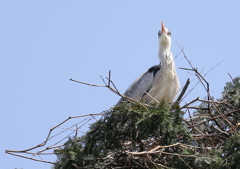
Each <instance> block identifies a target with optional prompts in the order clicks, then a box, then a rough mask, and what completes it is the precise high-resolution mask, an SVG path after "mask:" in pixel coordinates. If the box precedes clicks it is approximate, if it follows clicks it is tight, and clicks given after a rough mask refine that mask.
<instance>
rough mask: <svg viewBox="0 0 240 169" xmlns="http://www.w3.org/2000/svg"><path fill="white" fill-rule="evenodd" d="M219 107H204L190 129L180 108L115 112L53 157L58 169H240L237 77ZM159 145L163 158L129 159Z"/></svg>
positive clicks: (136, 108)
mask: <svg viewBox="0 0 240 169" xmlns="http://www.w3.org/2000/svg"><path fill="white" fill-rule="evenodd" d="M211 99H212V100H213V98H211ZM206 100H207V99H206ZM215 104H217V105H214V104H212V103H211V104H210V102H202V103H201V104H200V105H199V106H198V107H199V108H200V109H196V110H195V112H194V113H193V116H192V117H191V120H189V121H188V123H186V124H185V123H183V121H182V117H183V114H184V112H182V111H181V109H180V107H179V106H178V105H176V104H174V105H171V106H169V105H166V104H164V102H162V103H160V104H158V105H150V106H147V107H144V106H142V105H140V104H138V103H128V104H123V105H120V106H116V107H114V108H113V109H112V110H110V111H108V112H107V113H106V114H105V115H103V116H102V118H101V119H100V120H98V121H97V122H95V123H93V124H91V126H90V129H89V131H88V132H87V133H86V134H85V135H84V136H83V137H81V138H72V139H71V138H69V141H67V142H66V143H65V145H64V146H63V147H62V149H60V150H57V151H55V154H56V155H57V157H58V160H57V162H56V163H55V165H54V169H72V168H78V167H85V168H115V167H126V168H161V167H162V166H164V167H169V168H177V169H185V168H194V169H215V168H218V169H231V168H234V169H235V168H236V169H238V168H239V169H240V163H239V161H240V150H239V149H240V131H239V129H238V128H239V125H238V124H239V121H240V113H239V112H237V111H236V110H238V109H240V78H239V77H237V78H235V79H234V80H233V82H228V83H227V84H226V86H225V87H224V92H223V95H222V98H220V99H218V100H217V103H215ZM216 106H217V108H216ZM229 112H231V113H229ZM232 112H233V113H232ZM223 114H224V115H225V116H222V115H223ZM199 123H201V124H199ZM189 124H194V125H195V130H193V129H192V128H188V127H189ZM192 136H193V138H192ZM194 137H195V138H194ZM176 143H181V144H183V146H181V144H177V145H174V144H176ZM159 145H160V146H166V147H165V148H163V149H162V148H161V149H160V150H161V151H164V152H161V153H156V154H154V153H153V154H141V155H136V156H131V155H130V156H129V154H127V153H126V151H128V152H147V151H149V150H151V149H153V148H154V147H157V146H159ZM130 161H131V162H130ZM155 163H158V164H159V165H156V164H155ZM73 164H74V165H75V166H74V165H73Z"/></svg>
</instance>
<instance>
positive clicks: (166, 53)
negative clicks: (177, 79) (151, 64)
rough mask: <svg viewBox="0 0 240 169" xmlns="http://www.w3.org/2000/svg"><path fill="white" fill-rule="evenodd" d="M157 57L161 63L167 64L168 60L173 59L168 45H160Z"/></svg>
mask: <svg viewBox="0 0 240 169" xmlns="http://www.w3.org/2000/svg"><path fill="white" fill-rule="evenodd" d="M158 57H159V59H160V62H161V63H162V65H163V66H164V65H168V64H169V62H172V61H173V57H172V53H171V51H170V47H169V46H161V47H160V48H159V52H158Z"/></svg>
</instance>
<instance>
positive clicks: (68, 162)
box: [54, 138, 83, 169]
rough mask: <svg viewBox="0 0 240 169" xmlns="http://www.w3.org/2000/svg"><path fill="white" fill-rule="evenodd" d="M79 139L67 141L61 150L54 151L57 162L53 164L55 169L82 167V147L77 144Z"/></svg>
mask: <svg viewBox="0 0 240 169" xmlns="http://www.w3.org/2000/svg"><path fill="white" fill-rule="evenodd" d="M80 141H81V138H76V139H72V138H69V140H68V141H67V142H66V143H65V144H64V146H63V148H62V149H58V150H55V151H54V153H55V154H56V156H57V162H56V163H55V164H54V168H55V169H76V167H75V166H74V165H77V166H83V152H82V146H81V144H79V142H80Z"/></svg>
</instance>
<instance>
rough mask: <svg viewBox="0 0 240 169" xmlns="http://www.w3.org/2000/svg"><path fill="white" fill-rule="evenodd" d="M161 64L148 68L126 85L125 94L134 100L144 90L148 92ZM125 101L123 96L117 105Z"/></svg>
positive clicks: (142, 94)
mask: <svg viewBox="0 0 240 169" xmlns="http://www.w3.org/2000/svg"><path fill="white" fill-rule="evenodd" d="M160 69H161V65H155V66H152V67H151V68H149V69H148V70H147V71H146V72H145V73H143V74H142V75H140V76H139V77H138V78H137V79H136V80H134V82H133V83H132V84H131V85H130V86H129V87H128V89H127V90H126V92H125V93H124V95H125V96H127V97H130V98H132V99H134V100H137V101H140V100H141V99H142V98H143V96H144V95H145V93H146V92H148V91H149V90H150V88H151V86H152V85H153V84H152V83H153V81H154V78H155V75H156V73H157V72H158V71H160ZM124 101H125V99H124V98H121V99H120V100H119V101H118V103H117V105H119V104H122V103H123V102H124Z"/></svg>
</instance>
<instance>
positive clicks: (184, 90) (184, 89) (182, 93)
mask: <svg viewBox="0 0 240 169" xmlns="http://www.w3.org/2000/svg"><path fill="white" fill-rule="evenodd" d="M189 84H190V80H189V78H188V79H187V81H186V83H185V85H184V87H183V89H182V91H181V93H180V95H179V96H178V98H177V100H176V103H178V104H179V103H180V100H181V99H182V97H183V95H184V93H185V92H186V90H187V88H188V86H189Z"/></svg>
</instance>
